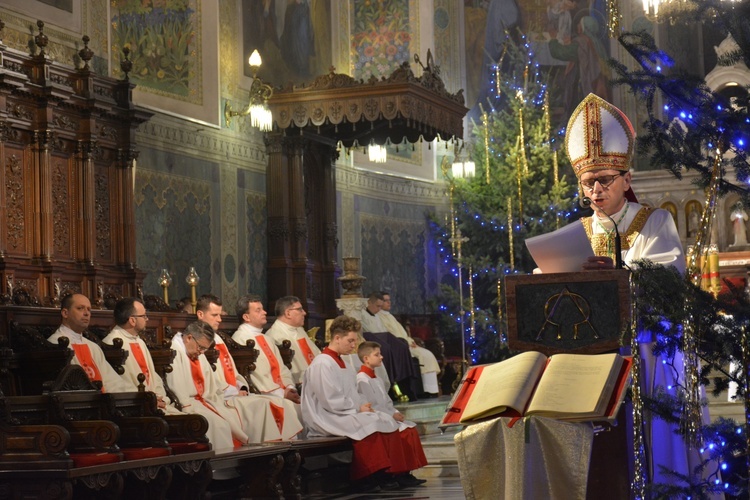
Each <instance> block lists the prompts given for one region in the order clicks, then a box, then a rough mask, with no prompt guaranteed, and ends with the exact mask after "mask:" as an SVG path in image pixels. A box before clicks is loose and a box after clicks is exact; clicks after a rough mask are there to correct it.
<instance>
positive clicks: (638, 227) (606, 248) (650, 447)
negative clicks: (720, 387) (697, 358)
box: [565, 94, 707, 484]
mask: <svg viewBox="0 0 750 500" xmlns="http://www.w3.org/2000/svg"><path fill="white" fill-rule="evenodd" d="M634 142H635V132H634V130H633V126H632V125H631V123H630V121H629V120H628V118H627V116H625V114H624V113H623V112H622V111H620V110H619V109H618V108H616V107H615V106H613V105H612V104H610V103H609V102H607V101H605V100H603V99H601V98H600V97H598V96H596V95H594V94H589V95H588V96H587V97H586V98H584V100H583V101H582V102H581V103H580V104H579V105H578V107H577V108H576V109H575V111H573V114H572V116H571V117H570V120H569V121H568V127H567V134H566V136H565V149H566V152H567V155H568V157H569V159H570V162H571V165H572V166H573V170H574V172H575V175H576V177H577V178H578V182H579V185H580V197H581V199H582V200H585V201H586V202H588V201H589V200H590V205H591V208H592V209H593V211H594V213H593V215H592V216H590V217H584V218H582V219H581V221H580V222H574V224H583V227H584V229H585V231H586V234H587V235H588V238H589V240H590V242H591V247H592V248H593V250H594V254H595V257H589V258H588V260H587V261H586V262H583V263H582V267H583V269H584V270H594V271H595V270H598V269H612V268H613V267H614V262H615V257H616V256H615V237H614V231H615V226H614V224H613V222H612V220H614V221H615V222H616V223H617V228H618V229H619V233H620V235H621V241H622V244H621V250H622V252H621V255H620V257H621V258H622V261H623V262H624V263H625V265H627V266H631V265H633V262H634V261H636V260H639V259H649V260H651V261H653V262H655V263H657V264H663V265H665V266H674V267H675V268H676V269H677V270H678V271H680V272H681V273H684V272H685V256H684V255H683V251H682V244H681V242H680V236H679V234H678V233H677V228H676V227H675V223H674V220H673V219H672V216H671V214H670V213H669V212H667V211H666V210H663V209H659V208H651V207H647V206H644V205H640V204H639V203H637V201H636V198H635V194H634V193H633V190H632V189H631V174H630V170H629V169H630V163H631V160H632V157H633V147H634ZM584 204H586V203H584ZM610 219H612V220H610ZM639 340H640V355H641V358H642V360H643V362H642V378H641V380H642V385H643V388H642V390H643V393H644V394H645V395H647V396H651V395H653V394H654V393H655V392H656V391H658V390H660V389H661V390H664V391H667V389H668V388H670V387H678V386H681V385H682V382H681V381H680V379H681V378H682V373H683V369H682V366H683V361H682V353H680V352H677V353H675V355H674V359H671V360H666V359H665V360H664V362H662V360H660V359H657V357H656V356H654V353H653V345H654V340H655V339H654V338H652V334H651V332H645V331H644V332H640V333H639ZM667 361H668V362H667ZM706 417H707V415H706ZM676 431H677V426H676V425H674V424H670V423H667V422H665V421H663V420H661V419H658V418H647V419H646V423H645V429H644V436H645V439H646V449H647V454H648V463H649V466H650V471H649V477H651V478H652V482H655V483H663V484H669V483H673V482H674V481H675V476H673V475H671V474H668V473H666V472H665V471H673V472H677V473H680V474H685V475H687V476H689V475H691V474H692V472H693V468H694V466H696V465H698V463H699V462H700V457H699V452H698V451H697V450H695V449H691V448H690V447H688V446H687V445H686V444H685V443H684V441H683V439H682V438H681V437H680V436H679V435H678V434H677V432H676Z"/></svg>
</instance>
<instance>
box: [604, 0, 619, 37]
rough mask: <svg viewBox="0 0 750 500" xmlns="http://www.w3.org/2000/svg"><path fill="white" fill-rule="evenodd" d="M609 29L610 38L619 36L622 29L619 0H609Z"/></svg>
mask: <svg viewBox="0 0 750 500" xmlns="http://www.w3.org/2000/svg"><path fill="white" fill-rule="evenodd" d="M607 12H608V14H609V15H608V16H607V29H608V30H609V37H610V38H617V35H618V31H620V19H622V15H621V14H620V4H619V1H618V0H607Z"/></svg>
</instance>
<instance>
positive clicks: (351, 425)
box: [302, 354, 399, 441]
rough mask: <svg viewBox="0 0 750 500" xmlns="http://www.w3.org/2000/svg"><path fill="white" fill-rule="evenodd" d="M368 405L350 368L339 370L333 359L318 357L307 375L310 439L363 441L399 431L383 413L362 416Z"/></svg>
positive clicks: (305, 402) (304, 401)
mask: <svg viewBox="0 0 750 500" xmlns="http://www.w3.org/2000/svg"><path fill="white" fill-rule="evenodd" d="M364 403H365V401H364V400H363V399H362V397H361V396H360V395H359V393H358V392H357V384H356V377H355V376H354V372H353V370H352V369H351V368H340V367H339V365H338V364H337V363H336V360H334V359H333V358H332V357H331V356H329V355H328V354H321V355H320V356H317V357H316V358H315V359H314V360H313V362H312V363H311V364H310V366H309V367H308V368H307V372H306V374H305V387H304V390H303V391H302V417H303V421H304V422H305V429H306V430H307V436H308V437H317V436H346V437H348V438H350V439H354V440H357V441H360V440H362V439H364V438H366V437H367V436H369V435H370V434H372V433H374V432H393V431H396V430H398V428H399V427H398V422H396V421H395V420H394V419H393V417H392V416H391V415H388V414H385V413H383V412H379V411H374V412H362V413H360V412H359V408H360V407H361V406H362V405H363V404H364Z"/></svg>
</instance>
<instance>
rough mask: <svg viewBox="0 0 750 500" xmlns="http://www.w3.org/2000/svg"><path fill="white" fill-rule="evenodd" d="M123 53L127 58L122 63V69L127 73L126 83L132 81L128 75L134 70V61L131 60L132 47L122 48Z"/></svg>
mask: <svg viewBox="0 0 750 500" xmlns="http://www.w3.org/2000/svg"><path fill="white" fill-rule="evenodd" d="M122 53H123V54H125V57H124V58H123V60H122V61H120V69H121V70H122V72H123V73H125V78H123V80H124V81H126V82H127V81H130V77H128V73H130V71H131V70H132V69H133V61H131V60H130V59H129V56H130V47H128V46H127V45H126V46H125V47H123V48H122Z"/></svg>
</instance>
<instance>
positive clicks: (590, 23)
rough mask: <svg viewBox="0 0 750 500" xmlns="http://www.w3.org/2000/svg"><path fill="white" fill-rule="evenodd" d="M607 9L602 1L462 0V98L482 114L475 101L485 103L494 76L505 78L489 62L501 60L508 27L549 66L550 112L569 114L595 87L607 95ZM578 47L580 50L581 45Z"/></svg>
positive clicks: (537, 57)
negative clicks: (464, 69) (555, 90)
mask: <svg viewBox="0 0 750 500" xmlns="http://www.w3.org/2000/svg"><path fill="white" fill-rule="evenodd" d="M606 19H607V11H606V5H605V2H603V1H595V2H589V1H588V0H585V1H584V0H553V1H551V2H519V1H517V0H490V1H489V2H487V1H479V0H472V1H467V2H464V36H465V47H466V81H467V84H466V86H467V88H466V97H467V106H468V107H470V108H472V109H471V112H470V116H471V117H473V118H475V119H476V118H477V117H478V116H479V115H480V110H479V106H478V104H479V103H481V104H482V106H484V107H485V109H486V108H487V100H488V98H490V97H491V96H492V95H493V89H492V80H494V79H495V78H496V77H497V76H500V78H502V77H503V75H502V72H503V71H504V70H505V69H507V68H506V67H504V66H503V65H502V63H501V65H500V72H499V74H498V73H495V72H494V71H493V65H495V64H497V63H498V62H499V61H501V60H502V59H503V55H504V41H505V38H506V32H507V33H509V34H510V35H511V36H512V37H514V38H515V39H516V40H517V41H520V35H521V33H522V32H523V33H525V34H526V35H527V40H528V41H529V43H530V45H531V50H532V51H533V52H534V53H535V60H536V62H538V63H539V64H540V65H542V66H547V67H549V68H550V69H552V70H553V71H552V82H551V85H550V87H551V88H552V89H559V90H560V91H559V92H558V93H557V94H554V95H553V96H552V97H551V99H550V106H551V108H552V113H553V114H556V115H559V116H565V117H567V116H569V115H570V113H571V112H572V111H573V109H574V108H575V106H576V105H577V104H578V102H580V101H581V99H583V97H585V96H586V95H587V94H588V93H590V92H594V93H596V94H597V95H599V96H600V97H602V98H604V99H608V100H611V99H612V97H611V95H610V93H609V90H608V87H607V85H606V82H607V80H608V78H609V76H610V75H609V69H608V66H607V64H606V60H607V59H608V58H609V39H608V38H607V29H606V27H607V24H606ZM579 49H580V50H579Z"/></svg>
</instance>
